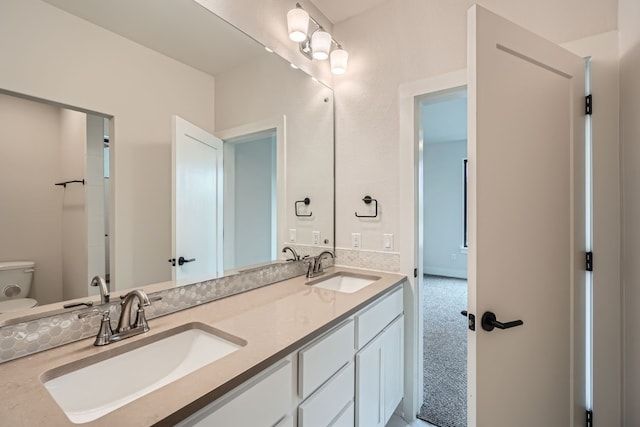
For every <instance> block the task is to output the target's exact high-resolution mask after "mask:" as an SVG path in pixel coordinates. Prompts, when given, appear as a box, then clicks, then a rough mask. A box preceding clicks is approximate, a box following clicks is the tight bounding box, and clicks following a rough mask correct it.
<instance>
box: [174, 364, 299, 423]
mask: <svg viewBox="0 0 640 427" xmlns="http://www.w3.org/2000/svg"><path fill="white" fill-rule="evenodd" d="M292 375H293V369H292V366H291V362H290V361H289V360H284V361H282V362H280V363H278V364H276V365H275V366H273V367H271V368H267V370H265V371H264V372H262V373H260V374H258V375H256V376H255V377H253V378H252V379H250V380H249V381H247V382H245V383H243V384H241V385H240V386H238V387H237V388H235V389H234V390H232V391H230V392H229V393H227V394H226V395H224V396H222V397H221V398H220V399H218V400H216V401H215V402H212V403H210V404H209V405H208V406H205V407H204V408H202V409H201V410H199V411H198V412H196V413H195V414H193V415H191V416H190V417H189V418H187V419H185V420H183V421H181V422H180V423H178V426H190V427H191V426H201V427H208V426H252V427H253V426H264V427H272V426H273V425H275V424H276V423H278V422H279V421H280V420H283V418H284V417H285V416H286V415H289V413H290V410H291V402H292V399H293V386H292V381H293V378H292ZM247 408H251V410H250V411H248V410H247ZM284 425H286V424H284Z"/></svg>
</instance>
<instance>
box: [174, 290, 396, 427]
mask: <svg viewBox="0 0 640 427" xmlns="http://www.w3.org/2000/svg"><path fill="white" fill-rule="evenodd" d="M403 361H404V315H403V289H402V286H399V287H398V288H396V289H395V290H394V291H392V292H390V293H389V294H387V295H385V296H383V297H382V298H380V299H378V300H377V301H375V302H373V303H371V304H370V305H369V306H367V307H365V308H364V309H362V310H360V311H359V312H358V313H356V314H354V315H352V316H351V317H349V318H348V319H346V320H344V321H343V322H341V323H340V324H338V325H337V326H334V327H333V328H332V329H330V330H329V331H327V332H325V333H324V334H322V335H320V336H319V337H317V338H315V339H313V340H312V341H311V342H309V343H308V344H306V345H305V346H304V347H302V348H300V349H298V350H296V351H295V352H294V353H292V354H291V355H289V356H288V357H286V358H284V359H282V360H280V361H278V362H277V363H275V364H274V365H273V366H271V367H270V368H267V369H266V370H265V371H263V372H261V373H259V374H257V375H256V376H255V377H253V378H251V379H250V380H248V381H246V382H245V383H243V384H241V385H240V386H238V387H236V388H235V389H234V390H232V391H231V392H229V393H227V394H226V395H224V396H223V397H221V398H219V399H218V400H216V401H214V402H213V403H211V404H209V405H208V406H206V407H205V408H203V409H201V410H200V411H198V412H196V413H195V414H193V415H191V416H190V417H189V418H187V419H185V420H183V421H182V422H180V423H179V424H178V425H179V426H238V427H262V426H264V427H294V426H297V427H353V426H359V427H377V426H379V427H384V426H385V424H386V423H387V422H388V420H389V418H390V417H391V415H392V414H393V411H394V410H395V409H396V407H397V406H398V404H399V403H400V401H401V400H402V396H403V385H404V381H403V379H404V367H403Z"/></svg>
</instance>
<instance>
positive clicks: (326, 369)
mask: <svg viewBox="0 0 640 427" xmlns="http://www.w3.org/2000/svg"><path fill="white" fill-rule="evenodd" d="M353 340H354V326H353V320H348V321H347V322H345V323H343V324H342V325H340V326H338V327H336V328H335V329H333V330H331V331H330V332H329V333H328V334H326V335H323V336H321V337H320V338H318V339H317V340H315V341H314V342H312V343H311V344H309V345H308V346H306V347H305V348H304V349H302V350H300V351H299V352H298V394H299V395H300V397H301V398H302V399H306V398H307V397H308V396H309V395H310V394H311V393H313V392H314V390H316V389H317V388H318V387H320V386H321V385H322V384H323V383H324V382H325V381H327V380H328V379H329V378H331V376H332V375H333V374H334V373H336V372H337V371H338V369H340V368H341V367H342V366H344V365H345V364H347V363H348V362H349V361H350V360H352V359H353V355H354V353H355V349H354V347H353Z"/></svg>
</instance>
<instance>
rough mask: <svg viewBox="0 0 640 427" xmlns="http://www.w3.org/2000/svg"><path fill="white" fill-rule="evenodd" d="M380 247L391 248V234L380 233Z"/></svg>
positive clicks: (386, 249) (388, 249)
mask: <svg viewBox="0 0 640 427" xmlns="http://www.w3.org/2000/svg"><path fill="white" fill-rule="evenodd" d="M382 249H384V250H385V251H392V250H393V234H383V235H382Z"/></svg>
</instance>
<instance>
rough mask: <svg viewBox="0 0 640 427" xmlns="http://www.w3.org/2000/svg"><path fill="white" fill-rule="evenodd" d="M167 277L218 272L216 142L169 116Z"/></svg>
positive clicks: (190, 278) (189, 279)
mask: <svg viewBox="0 0 640 427" xmlns="http://www.w3.org/2000/svg"><path fill="white" fill-rule="evenodd" d="M173 130H174V132H173V138H172V157H173V159H172V168H173V169H172V170H173V173H172V175H173V183H172V199H173V203H172V205H173V207H172V209H173V215H172V218H173V232H172V236H173V238H172V246H173V255H172V257H173V258H172V260H173V264H174V265H173V269H172V271H173V273H172V276H173V278H174V280H176V281H178V282H179V283H195V282H197V281H199V280H207V279H211V278H213V277H218V276H219V275H221V274H222V268H221V266H222V235H223V233H222V207H223V200H222V194H223V190H222V188H223V187H222V181H223V180H222V165H223V161H222V159H223V151H222V140H221V139H219V138H217V137H215V136H213V135H212V134H210V133H208V132H206V131H205V130H203V129H200V128H199V127H197V126H195V125H193V124H191V123H189V122H188V121H186V120H184V119H182V118H180V117H178V116H174V118H173Z"/></svg>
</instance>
